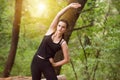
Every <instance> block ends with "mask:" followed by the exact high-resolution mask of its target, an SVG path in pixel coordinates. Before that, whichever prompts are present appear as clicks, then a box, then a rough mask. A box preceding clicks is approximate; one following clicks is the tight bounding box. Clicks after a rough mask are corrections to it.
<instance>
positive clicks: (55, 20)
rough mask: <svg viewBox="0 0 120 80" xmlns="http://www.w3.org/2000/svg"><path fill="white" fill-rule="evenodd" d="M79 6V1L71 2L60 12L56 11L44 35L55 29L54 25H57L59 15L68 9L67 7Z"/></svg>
mask: <svg viewBox="0 0 120 80" xmlns="http://www.w3.org/2000/svg"><path fill="white" fill-rule="evenodd" d="M79 7H81V4H79V3H71V4H69V5H68V6H66V7H65V8H63V9H62V10H61V11H60V12H58V13H57V15H56V16H55V18H54V19H53V21H52V23H51V25H50V27H49V29H48V31H47V33H46V35H47V34H48V35H49V34H51V33H53V32H54V31H55V29H56V27H57V24H58V21H59V19H60V17H61V16H62V15H63V14H64V13H65V12H66V11H67V10H68V9H69V8H79Z"/></svg>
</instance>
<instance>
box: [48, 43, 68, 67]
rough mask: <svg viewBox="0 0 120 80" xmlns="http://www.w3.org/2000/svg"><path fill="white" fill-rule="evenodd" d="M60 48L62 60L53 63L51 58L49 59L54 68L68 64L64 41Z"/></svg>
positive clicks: (66, 48)
mask: <svg viewBox="0 0 120 80" xmlns="http://www.w3.org/2000/svg"><path fill="white" fill-rule="evenodd" d="M61 47H62V51H63V56H64V59H63V60H61V61H58V62H54V60H53V58H50V59H49V60H50V62H51V63H52V65H53V66H54V67H57V66H61V65H63V64H66V63H68V62H69V50H68V46H67V43H66V41H64V42H63V43H62V44H61Z"/></svg>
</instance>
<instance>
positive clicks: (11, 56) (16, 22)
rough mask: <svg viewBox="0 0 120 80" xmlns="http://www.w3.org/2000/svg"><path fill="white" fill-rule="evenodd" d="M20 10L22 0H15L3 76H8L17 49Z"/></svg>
mask: <svg viewBox="0 0 120 80" xmlns="http://www.w3.org/2000/svg"><path fill="white" fill-rule="evenodd" d="M21 11H22V0H16V3H15V16H14V23H13V30H12V41H11V47H10V52H9V55H8V59H7V62H6V65H5V69H4V71H3V77H8V76H9V75H10V72H11V70H12V66H13V64H14V60H15V55H16V50H17V44H18V40H19V29H20V19H21Z"/></svg>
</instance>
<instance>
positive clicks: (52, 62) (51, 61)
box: [49, 58, 56, 67]
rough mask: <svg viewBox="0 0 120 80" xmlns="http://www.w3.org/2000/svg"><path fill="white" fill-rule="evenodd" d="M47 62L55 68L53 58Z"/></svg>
mask: <svg viewBox="0 0 120 80" xmlns="http://www.w3.org/2000/svg"><path fill="white" fill-rule="evenodd" d="M49 61H50V63H51V64H52V66H53V67H56V64H55V62H54V59H53V58H49Z"/></svg>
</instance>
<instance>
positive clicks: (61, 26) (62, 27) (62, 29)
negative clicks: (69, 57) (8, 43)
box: [57, 21, 67, 34]
mask: <svg viewBox="0 0 120 80" xmlns="http://www.w3.org/2000/svg"><path fill="white" fill-rule="evenodd" d="M66 28H67V24H66V23H65V22H63V21H59V23H58V25H57V31H58V32H59V33H62V34H63V33H65V31H66Z"/></svg>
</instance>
